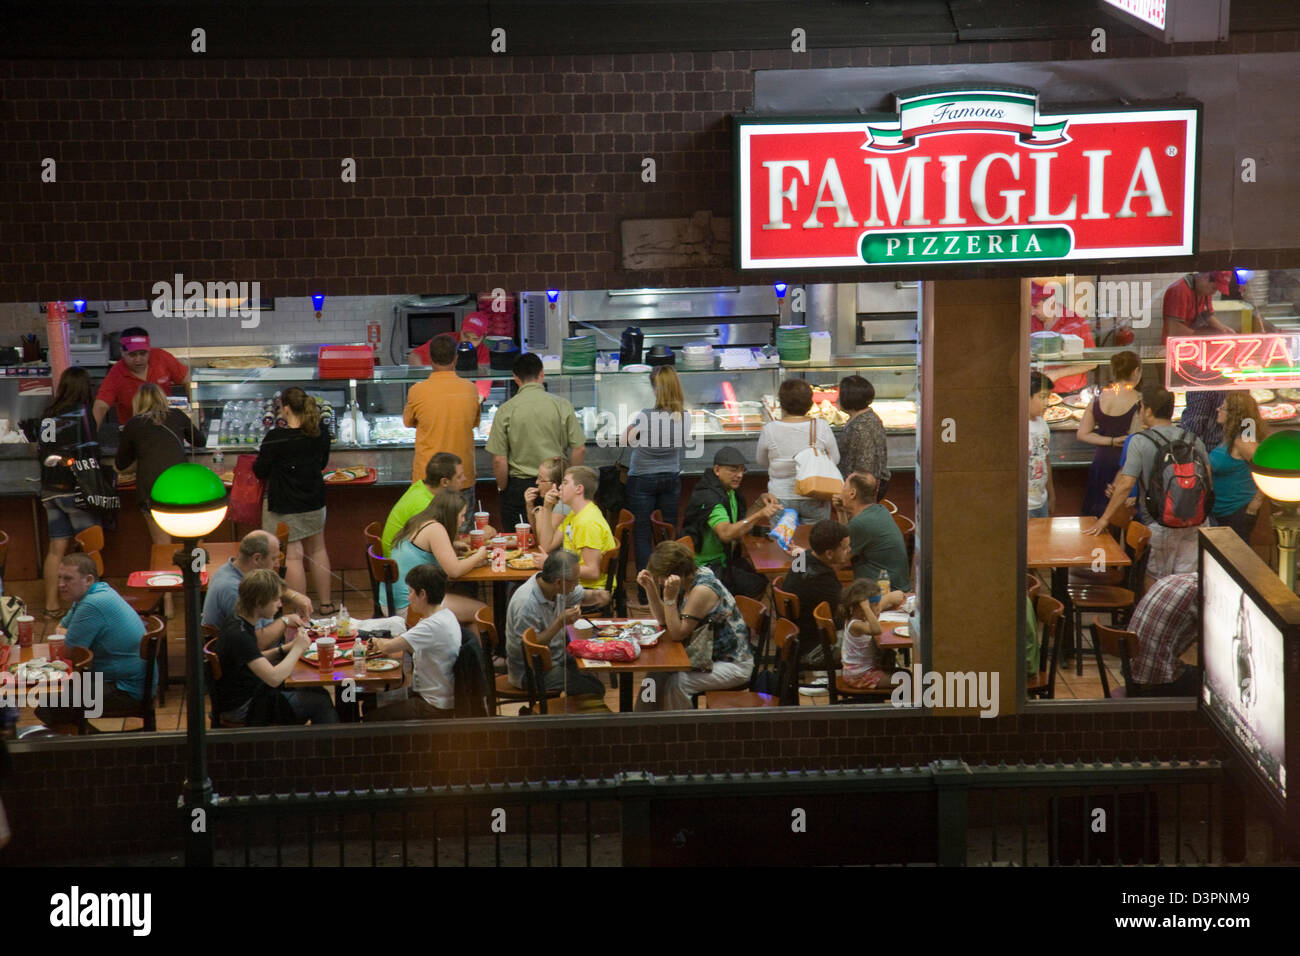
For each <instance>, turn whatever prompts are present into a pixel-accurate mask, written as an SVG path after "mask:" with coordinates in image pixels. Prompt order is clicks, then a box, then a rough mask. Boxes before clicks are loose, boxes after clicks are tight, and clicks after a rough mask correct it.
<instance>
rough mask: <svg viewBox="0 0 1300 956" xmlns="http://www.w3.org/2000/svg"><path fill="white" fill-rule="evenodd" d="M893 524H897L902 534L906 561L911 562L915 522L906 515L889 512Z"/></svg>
mask: <svg viewBox="0 0 1300 956" xmlns="http://www.w3.org/2000/svg"><path fill="white" fill-rule="evenodd" d="M890 517H891V518H893V519H894V524H896V525H898V530H899V531H901V532H902V534H903V544H905V545H906V546H907V563H908V564H911V563H912V554H913V552H914V551H915V550H916V522H914V521H913V520H912V519H911V518H909V517H908V516H907V515H900V514H897V513H895V514H891V515H890Z"/></svg>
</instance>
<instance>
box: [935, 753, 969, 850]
mask: <svg viewBox="0 0 1300 956" xmlns="http://www.w3.org/2000/svg"><path fill="white" fill-rule="evenodd" d="M930 772H931V774H933V775H934V786H935V790H936V791H937V792H938V797H939V801H938V819H937V821H936V826H937V827H938V834H937V837H938V839H937V843H938V846H939V865H940V866H965V865H966V809H967V805H966V804H967V793H968V790H969V787H970V776H971V769H970V767H969V765H967V763H966V761H964V760H933V761H931V762H930Z"/></svg>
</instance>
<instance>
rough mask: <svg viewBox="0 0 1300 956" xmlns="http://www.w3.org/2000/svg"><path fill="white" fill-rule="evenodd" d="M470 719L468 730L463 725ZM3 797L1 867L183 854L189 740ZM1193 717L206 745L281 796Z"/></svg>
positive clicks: (43, 778)
mask: <svg viewBox="0 0 1300 956" xmlns="http://www.w3.org/2000/svg"><path fill="white" fill-rule="evenodd" d="M468 726H469V725H467V727H468ZM14 749H15V750H16V752H15V754H14V762H15V764H16V768H17V774H16V777H15V779H14V780H12V781H9V782H7V783H6V784H5V785H4V787H3V789H2V790H0V796H3V799H4V802H5V806H6V807H7V808H8V810H9V816H10V820H11V823H12V825H13V830H14V842H13V845H12V847H11V848H10V849H9V850H8V851H7V852H5V853H3V854H0V864H9V865H19V864H23V863H31V862H33V860H34V859H40V860H42V861H45V862H57V861H59V860H68V859H77V858H88V857H96V856H100V855H105V854H128V853H141V852H155V851H164V850H177V851H179V843H178V841H177V839H176V834H177V833H178V827H179V822H178V820H179V818H178V814H177V810H176V798H177V796H178V795H179V794H180V792H181V787H182V784H183V782H184V779H185V770H186V750H185V738H184V737H180V736H177V737H165V738H142V739H138V740H122V739H120V738H119V739H116V740H109V739H107V738H99V739H96V740H93V741H69V742H67V743H66V744H63V745H60V746H58V747H52V746H47V747H46V748H44V749H31V747H30V746H29V747H28V748H27V752H24V748H23V747H22V745H18V746H16V747H15V748H14ZM1218 755H1219V753H1218V748H1217V745H1216V743H1215V738H1214V737H1213V735H1212V732H1211V731H1210V730H1209V728H1208V727H1207V726H1206V725H1205V724H1204V722H1203V721H1202V720H1201V719H1200V717H1199V716H1198V715H1197V714H1196V713H1195V712H1194V711H1189V710H1181V711H1167V710H1166V711H1141V712H1119V711H1111V712H1100V713H1095V712H1094V713H1087V712H1067V713H1060V714H1047V713H1043V712H1042V711H1039V712H1037V713H1031V714H1023V715H1019V716H1012V717H1000V718H995V719H992V720H980V719H978V718H959V717H943V718H938V717H933V718H931V717H924V716H917V717H913V716H898V715H894V714H879V713H874V714H873V713H866V714H854V715H847V714H825V713H821V714H811V715H808V716H804V715H802V714H800V715H799V716H797V717H794V716H792V717H788V718H787V717H785V716H784V715H782V716H780V717H776V716H775V715H764V716H762V717H758V718H745V717H737V716H732V715H727V716H726V717H723V716H721V715H718V716H705V715H703V714H682V715H675V716H673V717H670V718H665V719H663V720H658V721H641V720H635V721H624V720H605V721H590V720H586V721H584V720H581V719H579V720H576V721H575V720H569V721H561V720H554V721H552V720H546V721H542V720H538V721H528V720H525V721H522V722H516V721H511V722H509V723H504V722H503V723H500V724H498V725H497V726H492V727H486V726H484V725H483V724H475V725H473V729H462V728H460V727H435V728H432V729H423V730H420V731H409V730H403V729H402V728H400V727H386V728H382V729H375V728H367V727H349V728H340V729H337V730H324V731H320V732H314V731H290V732H284V731H281V732H272V731H241V732H234V733H232V734H222V735H220V736H219V737H218V738H217V740H216V741H215V742H213V743H212V744H211V747H210V774H211V777H212V781H213V786H214V788H215V790H216V791H217V792H218V793H222V794H227V795H234V794H250V793H270V792H279V793H284V792H288V791H300V792H301V791H316V790H337V789H345V790H346V789H365V788H369V787H375V788H381V787H401V786H432V785H439V786H441V785H445V784H449V783H450V784H464V783H486V782H511V781H516V782H517V781H523V780H542V779H552V780H554V779H560V778H570V779H577V778H578V777H579V776H585V777H587V778H589V779H592V778H596V777H600V776H602V775H606V776H609V775H613V774H615V773H618V772H620V771H624V770H648V771H650V772H652V773H655V774H667V773H723V772H727V771H732V772H740V771H758V770H782V769H820V768H827V769H834V768H841V767H846V768H849V767H859V766H866V767H872V766H895V765H899V766H912V765H917V764H920V765H924V764H926V763H928V762H929V761H931V760H936V759H941V758H952V757H960V758H963V759H965V760H967V761H970V762H972V763H978V762H980V761H985V762H989V763H997V762H999V761H1006V762H1008V763H1015V762H1017V761H1018V760H1022V759H1023V760H1025V761H1026V762H1029V763H1033V762H1036V761H1037V760H1038V759H1040V758H1041V759H1044V760H1046V761H1048V762H1055V761H1057V760H1058V759H1059V760H1063V761H1067V762H1069V761H1074V760H1085V761H1100V760H1114V759H1124V760H1132V759H1138V758H1141V759H1148V760H1149V759H1173V758H1177V759H1181V760H1189V759H1209V758H1212V757H1216V756H1218Z"/></svg>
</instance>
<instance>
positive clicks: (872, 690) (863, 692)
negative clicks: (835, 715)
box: [813, 601, 894, 704]
mask: <svg viewBox="0 0 1300 956" xmlns="http://www.w3.org/2000/svg"><path fill="white" fill-rule="evenodd" d="M813 620H814V621H815V622H816V623H817V636H818V637H819V638H820V639H821V643H822V654H823V655H825V659H826V663H825V671H826V690H827V692H828V693H829V694H830V700H831V703H832V704H839V703H848V702H850V701H852V700H854V699H857V700H862V699H864V698H874V699H877V700H880V699H883V698H886V697H889V696H890V695H891V694H892V693H893V692H894V688H893V685H892V684H886V685H885V686H884V687H851V686H849V685H848V684H846V683H844V678H843V676H842V675H841V674H840V673H839V670H840V666H839V665H838V664H836V663H835V642H836V640H837V639H838V637H839V634H838V633H837V632H836V629H835V619H834V618H833V617H831V606H830V604H828V603H827V602H825V601H822V603H821V604H818V605H817V606H816V607H815V608H813Z"/></svg>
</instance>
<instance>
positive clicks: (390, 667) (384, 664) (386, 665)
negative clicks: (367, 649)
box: [366, 657, 402, 673]
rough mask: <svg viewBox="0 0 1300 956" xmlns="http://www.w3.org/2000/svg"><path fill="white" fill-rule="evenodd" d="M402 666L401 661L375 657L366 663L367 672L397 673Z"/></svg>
mask: <svg viewBox="0 0 1300 956" xmlns="http://www.w3.org/2000/svg"><path fill="white" fill-rule="evenodd" d="M401 666H402V662H401V661H395V660H393V659H392V658H391V657H374V658H371V659H370V660H368V661H366V670H368V671H378V672H381V673H382V672H383V671H395V670H397V669H398V668H399V667H401Z"/></svg>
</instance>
